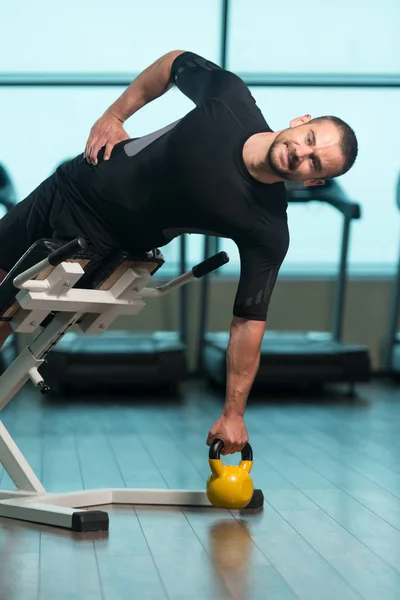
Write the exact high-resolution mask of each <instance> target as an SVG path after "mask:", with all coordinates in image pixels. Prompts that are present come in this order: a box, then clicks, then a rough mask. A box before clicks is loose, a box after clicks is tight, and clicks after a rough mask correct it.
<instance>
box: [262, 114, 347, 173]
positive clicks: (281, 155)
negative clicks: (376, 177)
mask: <svg viewBox="0 0 400 600" xmlns="http://www.w3.org/2000/svg"><path fill="white" fill-rule="evenodd" d="M293 123H295V121H294V122H293V121H292V126H291V127H290V128H289V129H285V130H284V131H281V132H280V133H279V134H278V135H277V137H276V138H275V140H274V141H273V143H272V144H271V147H270V149H269V152H268V155H267V160H268V162H269V165H270V167H271V169H272V170H273V171H274V172H275V173H276V174H277V175H278V176H279V177H282V178H283V179H287V180H290V181H304V182H305V183H306V185H317V184H318V183H323V180H324V179H325V178H327V177H332V176H333V175H334V174H335V173H336V172H337V171H338V170H340V169H341V168H342V167H343V162H344V159H343V155H342V152H341V150H340V145H339V144H340V131H339V129H338V128H337V126H336V125H335V124H334V123H331V122H329V121H320V122H315V123H312V122H311V123H304V124H301V125H297V126H296V125H295V126H293Z"/></svg>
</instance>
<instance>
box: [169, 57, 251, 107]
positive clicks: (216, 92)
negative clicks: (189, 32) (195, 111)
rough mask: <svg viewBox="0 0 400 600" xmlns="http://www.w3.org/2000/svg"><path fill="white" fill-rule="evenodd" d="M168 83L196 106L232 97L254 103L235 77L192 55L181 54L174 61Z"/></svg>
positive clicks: (242, 84) (247, 91) (246, 89)
mask: <svg viewBox="0 0 400 600" xmlns="http://www.w3.org/2000/svg"><path fill="white" fill-rule="evenodd" d="M171 82H172V83H174V84H175V85H176V86H177V87H178V88H179V90H180V91H181V92H182V93H183V94H185V96H187V97H188V98H190V99H191V100H192V101H193V102H194V103H195V104H196V105H198V104H200V102H203V101H204V100H207V99H209V98H219V99H221V100H224V99H227V98H232V96H234V97H236V98H237V99H240V98H242V99H243V100H252V102H254V99H253V98H252V96H251V94H250V91H249V89H248V87H247V86H246V84H245V83H244V81H243V80H242V79H241V78H240V77H239V76H238V75H235V73H232V72H231V71H227V70H226V69H221V67H219V66H218V65H216V64H215V63H213V62H211V61H209V60H207V59H205V58H203V57H202V56H199V55H198V54H195V53H194V52H184V53H183V54H180V55H179V56H178V57H177V58H176V59H175V60H174V62H173V63H172V67H171Z"/></svg>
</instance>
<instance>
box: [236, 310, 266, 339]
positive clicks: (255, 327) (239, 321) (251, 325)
mask: <svg viewBox="0 0 400 600" xmlns="http://www.w3.org/2000/svg"><path fill="white" fill-rule="evenodd" d="M266 326H267V323H266V321H265V320H262V321H256V320H253V319H246V318H243V317H236V316H233V317H232V321H231V335H232V334H234V332H239V331H242V332H244V331H246V332H247V333H248V334H249V335H251V336H252V337H254V340H257V341H259V342H260V343H261V340H262V338H263V336H264V333H265V329H266Z"/></svg>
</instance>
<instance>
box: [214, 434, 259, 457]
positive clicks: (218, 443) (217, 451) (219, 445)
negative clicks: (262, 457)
mask: <svg viewBox="0 0 400 600" xmlns="http://www.w3.org/2000/svg"><path fill="white" fill-rule="evenodd" d="M223 447H224V442H223V441H222V440H219V439H218V438H215V440H214V441H213V443H212V444H211V446H210V451H209V453H208V458H209V459H210V460H221V452H222V449H223ZM242 460H251V461H252V460H253V450H252V448H251V446H250V444H249V442H247V444H246V445H245V446H244V448H243V449H242Z"/></svg>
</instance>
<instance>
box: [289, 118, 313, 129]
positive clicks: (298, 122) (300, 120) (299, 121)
mask: <svg viewBox="0 0 400 600" xmlns="http://www.w3.org/2000/svg"><path fill="white" fill-rule="evenodd" d="M309 121H311V115H303V116H302V117H296V118H295V119H292V120H291V121H290V127H298V126H299V125H304V123H308V122H309Z"/></svg>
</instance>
